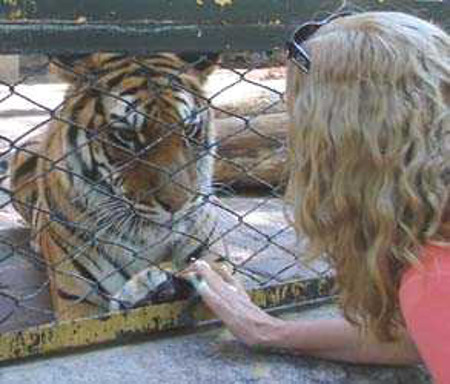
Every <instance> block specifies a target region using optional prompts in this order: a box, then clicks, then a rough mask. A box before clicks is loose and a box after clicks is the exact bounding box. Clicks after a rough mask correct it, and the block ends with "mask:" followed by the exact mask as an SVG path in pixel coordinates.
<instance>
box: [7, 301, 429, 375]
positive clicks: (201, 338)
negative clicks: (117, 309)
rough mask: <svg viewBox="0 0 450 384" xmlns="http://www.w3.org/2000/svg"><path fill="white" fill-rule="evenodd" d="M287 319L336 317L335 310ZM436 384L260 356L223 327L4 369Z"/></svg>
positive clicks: (378, 370)
mask: <svg viewBox="0 0 450 384" xmlns="http://www.w3.org/2000/svg"><path fill="white" fill-rule="evenodd" d="M287 316H288V317H293V316H301V317H303V316H305V317H326V316H336V310H335V308H334V307H333V306H322V307H320V308H317V309H313V310H308V311H302V312H301V313H297V314H289V315H287ZM43 382H45V383H46V384H66V383H67V384H69V383H70V384H81V383H82V384H89V383H92V384H98V383H101V384H106V383H114V384H122V383H123V384H129V383H133V384H140V383H145V384H159V383H166V384H172V383H177V384H180V383H183V384H190V383H192V384H194V383H195V384H202V383H205V384H206V383H208V384H210V383H214V384H229V383H252V384H253V383H258V384H277V383H279V384H290V383H292V384H294V383H296V384H313V383H315V384H317V383H320V384H327V383H330V384H331V383H342V384H343V383H345V384H353V383H355V384H356V383H358V384H381V383H383V384H393V383H397V384H401V383H404V384H431V380H430V379H429V377H428V375H427V374H426V372H425V371H424V370H423V369H422V368H420V367H409V368H387V367H374V366H355V365H349V364H337V363H332V362H327V361H322V360H317V359H311V358H303V357H300V356H292V355H287V354H275V353H272V354H269V353H267V352H265V353H262V352H255V351H251V350H249V349H248V348H246V347H244V346H243V345H241V344H240V343H238V342H236V341H235V339H234V338H233V337H232V336H231V335H230V334H229V333H228V332H227V331H225V330H223V329H222V328H215V329H210V330H206V331H197V332H196V333H192V334H184V335H183V334H178V335H171V336H165V337H161V338H158V339H154V340H152V341H146V342H142V343H140V344H133V345H124V346H118V347H114V348H107V349H101V350H96V351H91V352H87V353H84V354H78V355H67V356H63V357H55V358H50V359H45V360H37V361H33V362H29V363H24V364H19V365H17V364H16V365H10V366H4V367H2V368H1V370H0V383H5V384H6V383H7V384H23V383H27V384H34V383H36V384H41V383H43Z"/></svg>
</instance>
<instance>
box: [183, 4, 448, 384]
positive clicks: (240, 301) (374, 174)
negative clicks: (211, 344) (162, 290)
mask: <svg viewBox="0 0 450 384" xmlns="http://www.w3.org/2000/svg"><path fill="white" fill-rule="evenodd" d="M342 16H343V17H333V18H332V19H328V20H326V21H325V22H322V23H309V24H307V25H304V26H302V27H301V28H300V29H299V30H298V31H297V32H296V34H295V35H294V39H293V41H292V42H291V44H290V56H291V60H290V64H289V74H288V81H287V84H288V90H287V101H288V109H289V113H290V116H291V126H290V150H291V154H292V157H291V159H292V164H291V166H292V171H291V172H292V177H291V185H290V191H291V192H292V195H293V204H294V218H295V223H294V225H295V228H296V230H297V233H298V234H299V235H300V234H301V235H303V236H307V238H308V239H309V252H310V254H311V256H312V257H318V256H321V257H325V258H327V260H328V261H329V262H330V263H331V265H332V266H333V267H334V268H335V271H336V278H337V283H338V287H339V292H340V304H341V308H342V310H343V314H344V316H343V318H335V319H323V320H313V321H307V320H295V321H285V320H281V319H277V318H274V317H272V316H270V315H268V314H266V313H264V312H263V311H262V310H260V309H259V308H258V307H256V306H255V305H253V304H252V303H251V301H250V299H249V297H248V296H247V295H246V293H245V291H244V290H243V289H242V288H240V287H239V285H238V284H237V283H236V282H235V281H234V280H233V279H232V278H231V277H230V276H229V275H227V274H226V273H225V272H220V271H213V270H212V269H211V268H210V267H208V265H206V264H205V263H202V262H198V263H196V264H194V266H193V267H192V268H191V269H190V270H189V271H187V272H186V274H185V276H186V277H187V278H189V279H191V280H193V281H197V287H198V291H199V293H200V294H201V296H202V297H203V299H204V301H205V302H206V304H207V305H208V306H209V307H210V308H211V309H212V310H213V311H214V312H215V313H216V314H217V316H218V317H220V318H221V319H222V320H223V322H224V323H225V324H226V326H227V327H228V328H229V329H230V331H231V332H232V333H233V334H234V335H235V336H236V337H238V338H239V339H241V340H242V341H243V342H244V343H246V344H249V345H258V346H269V347H276V348H284V349H291V350H293V351H297V352H300V353H302V354H305V355H311V356H316V357H321V358H328V359H334V360H342V361H348V362H355V363H380V364H410V363H411V364H412V363H418V362H420V361H423V362H425V364H426V365H427V366H428V368H429V370H430V371H431V373H432V375H433V376H434V379H435V380H436V382H437V383H450V370H446V369H445V363H448V362H450V227H449V224H450V210H448V209H447V208H448V207H450V202H449V193H448V190H449V185H448V184H449V180H450V179H449V178H448V175H449V170H450V157H449V155H450V146H449V145H448V143H449V142H448V138H449V137H450V136H449V134H450V113H449V112H450V108H449V105H450V37H449V36H448V35H447V34H446V33H444V32H443V31H442V30H440V29H439V28H438V27H436V26H434V25H431V24H429V23H427V22H425V21H423V20H420V19H418V18H415V17H413V16H410V15H406V14H402V13H388V12H379V13H378V12H377V13H362V14H358V15H342ZM198 278H200V279H198ZM198 281H200V283H198Z"/></svg>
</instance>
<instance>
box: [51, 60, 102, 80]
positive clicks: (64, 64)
mask: <svg viewBox="0 0 450 384" xmlns="http://www.w3.org/2000/svg"><path fill="white" fill-rule="evenodd" d="M49 60H50V73H54V74H56V75H57V76H58V77H59V78H60V79H62V80H64V81H68V82H69V83H76V82H78V81H83V79H85V76H86V75H88V74H90V73H93V71H95V70H96V68H98V62H97V61H98V55H97V54H93V53H79V54H63V55H56V56H50V57H49Z"/></svg>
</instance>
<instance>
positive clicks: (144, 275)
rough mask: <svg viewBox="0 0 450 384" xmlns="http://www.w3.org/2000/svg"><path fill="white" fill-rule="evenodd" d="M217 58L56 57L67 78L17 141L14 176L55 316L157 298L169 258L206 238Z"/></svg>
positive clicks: (176, 260) (182, 257)
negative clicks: (211, 89)
mask: <svg viewBox="0 0 450 384" xmlns="http://www.w3.org/2000/svg"><path fill="white" fill-rule="evenodd" d="M210 58H211V57H210ZM214 60H215V56H214ZM214 60H212V59H211V60H209V61H208V60H206V61H205V60H203V61H198V63H197V64H193V65H189V64H188V63H187V62H186V61H185V60H182V59H181V58H180V56H175V55H173V54H155V55H149V56H145V57H131V56H125V55H119V54H105V53H99V54H91V55H83V56H82V57H81V58H73V57H60V58H59V61H56V62H57V63H58V64H59V65H60V66H61V67H62V66H67V67H69V68H70V69H71V71H72V72H66V73H65V75H64V77H65V78H66V79H69V80H70V81H71V86H70V88H69V89H68V91H67V93H66V96H65V101H64V103H63V104H62V106H61V107H60V108H59V110H58V111H57V112H56V113H55V115H54V118H53V120H52V122H51V123H50V124H49V126H48V128H47V129H46V131H45V133H44V134H42V135H41V136H39V137H38V138H37V139H36V138H35V139H33V140H31V139H30V141H29V142H28V143H25V144H24V145H23V147H22V149H21V150H18V151H17V152H16V154H15V156H14V158H13V159H12V161H11V184H12V192H13V196H14V206H15V208H16V209H17V210H18V211H19V212H20V214H21V215H22V216H23V218H24V219H25V220H26V221H27V222H28V224H29V225H30V227H31V229H32V233H33V239H34V244H35V245H36V246H37V247H38V248H39V251H40V252H41V253H42V254H43V256H44V258H45V260H46V262H47V264H48V271H49V275H50V290H51V296H52V302H53V305H54V309H55V311H56V315H57V317H58V318H59V319H67V318H79V317H85V316H90V315H92V314H95V313H98V312H101V311H105V310H108V309H118V308H123V307H133V306H135V305H137V304H138V303H140V302H142V301H143V300H144V301H145V300H149V297H151V296H152V293H153V291H154V290H155V289H158V287H159V286H160V285H161V284H162V283H164V281H165V279H167V278H168V277H167V274H165V273H163V272H162V270H161V269H159V268H158V267H157V266H158V265H159V264H160V263H161V262H165V261H172V262H173V264H174V265H175V268H181V267H183V266H185V265H186V263H187V262H188V259H189V258H190V257H192V255H193V254H195V253H196V252H198V251H199V250H201V249H202V248H203V247H205V245H206V244H207V243H208V240H209V239H210V237H211V236H212V233H213V231H214V225H215V219H214V217H213V211H212V210H211V204H208V202H207V199H205V197H207V196H209V195H210V194H211V183H212V167H213V157H214V156H213V153H212V150H213V148H214V145H212V144H213V140H214V129H213V123H212V120H211V111H210V108H209V107H208V103H207V100H206V98H205V97H204V92H203V85H204V82H205V80H206V78H207V77H208V75H209V73H210V72H211V71H212V68H213V64H214V63H213V61H214ZM59 71H60V72H61V69H60V70H59ZM61 73H62V72H61ZM75 74H76V75H75ZM150 301H151V300H150Z"/></svg>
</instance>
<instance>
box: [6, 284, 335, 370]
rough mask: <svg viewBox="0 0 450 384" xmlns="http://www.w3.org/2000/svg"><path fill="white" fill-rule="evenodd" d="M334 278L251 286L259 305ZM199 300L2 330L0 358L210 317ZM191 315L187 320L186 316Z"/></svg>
mask: <svg viewBox="0 0 450 384" xmlns="http://www.w3.org/2000/svg"><path fill="white" fill-rule="evenodd" d="M332 290H333V279H332V278H330V277H324V278H321V279H311V280H305V281H297V282H291V283H286V284H281V285H276V286H270V287H267V288H261V289H256V290H254V291H252V292H250V295H251V297H252V300H253V301H254V302H255V303H256V304H257V305H259V306H261V307H262V308H265V309H268V308H274V307H280V306H284V305H287V304H299V303H304V302H307V301H310V300H313V299H318V298H321V297H327V296H330V295H331V294H332ZM212 318H213V316H212V314H211V312H210V311H208V310H207V309H206V308H205V307H204V306H203V305H202V304H198V305H194V306H193V305H192V302H189V301H178V302H174V303H168V304H159V305H151V306H147V307H142V308H136V309H133V310H130V311H127V312H117V313H111V314H107V315H103V316H100V317H96V318H90V319H80V320H76V321H70V322H61V323H52V324H46V325H42V326H39V327H33V328H29V329H26V330H23V331H15V332H8V333H5V334H3V335H0V361H8V360H14V359H22V358H26V357H30V356H37V355H46V354H50V353H55V352H61V351H69V350H74V349H77V348H80V347H87V346H93V345H99V344H104V343H108V342H119V341H125V340H129V339H130V338H132V337H137V336H140V338H141V339H142V336H143V335H150V334H156V333H161V332H164V331H168V330H175V329H180V328H183V327H186V326H187V325H189V326H192V325H193V324H196V323H198V322H202V321H205V320H210V319H212ZM187 320H190V321H187Z"/></svg>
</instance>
